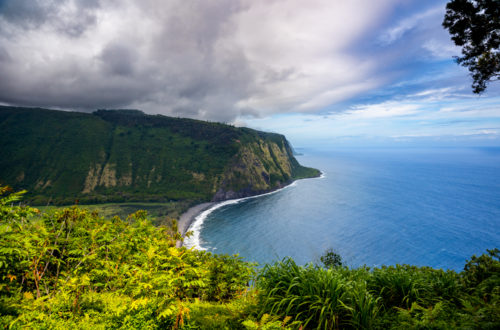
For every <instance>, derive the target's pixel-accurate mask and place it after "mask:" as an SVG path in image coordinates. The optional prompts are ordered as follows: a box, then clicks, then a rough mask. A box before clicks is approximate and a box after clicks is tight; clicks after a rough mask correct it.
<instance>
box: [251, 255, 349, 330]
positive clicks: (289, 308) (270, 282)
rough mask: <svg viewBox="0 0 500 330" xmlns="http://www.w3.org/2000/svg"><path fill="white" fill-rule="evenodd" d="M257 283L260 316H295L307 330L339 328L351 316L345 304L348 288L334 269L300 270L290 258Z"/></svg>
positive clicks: (268, 270)
mask: <svg viewBox="0 0 500 330" xmlns="http://www.w3.org/2000/svg"><path fill="white" fill-rule="evenodd" d="M257 283H258V289H259V290H260V291H259V292H261V295H260V301H261V304H262V311H261V314H263V313H265V312H266V311H269V312H270V313H271V314H275V315H279V316H282V317H286V316H292V318H293V319H294V321H301V322H302V324H303V326H304V327H305V328H317V329H334V328H338V327H339V325H340V320H341V319H343V318H346V315H347V313H348V312H349V311H348V310H347V309H346V308H344V307H343V303H342V300H343V299H345V298H346V295H347V294H348V293H347V289H348V288H349V285H348V283H347V282H346V280H345V279H344V278H343V277H342V276H341V274H340V273H337V272H335V270H334V269H323V268H317V267H314V266H313V265H308V266H306V267H300V266H298V265H297V264H296V263H295V262H294V261H293V260H292V259H289V258H287V259H284V260H283V261H280V262H277V263H275V264H274V265H268V266H266V267H265V268H264V270H263V272H262V273H261V275H260V277H259V279H258V282H257Z"/></svg>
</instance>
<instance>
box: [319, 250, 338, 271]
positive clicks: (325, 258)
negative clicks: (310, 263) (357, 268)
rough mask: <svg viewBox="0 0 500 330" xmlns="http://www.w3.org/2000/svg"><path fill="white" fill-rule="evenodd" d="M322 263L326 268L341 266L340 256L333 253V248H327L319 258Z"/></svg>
mask: <svg viewBox="0 0 500 330" xmlns="http://www.w3.org/2000/svg"><path fill="white" fill-rule="evenodd" d="M319 259H320V260H321V262H322V263H323V265H325V267H326V268H331V267H334V268H335V267H341V266H342V257H341V256H340V255H339V254H337V253H335V251H333V249H328V250H326V251H325V253H324V254H323V255H322V256H321V257H320V258H319Z"/></svg>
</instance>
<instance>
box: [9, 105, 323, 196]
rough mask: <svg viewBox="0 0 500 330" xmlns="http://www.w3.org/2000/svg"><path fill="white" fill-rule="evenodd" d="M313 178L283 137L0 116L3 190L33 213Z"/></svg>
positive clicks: (70, 117) (128, 119) (77, 116)
mask: <svg viewBox="0 0 500 330" xmlns="http://www.w3.org/2000/svg"><path fill="white" fill-rule="evenodd" d="M318 175H319V171H317V170H315V169H312V168H307V167H303V166H301V165H300V164H299V163H298V162H297V160H296V159H295V158H294V156H293V152H292V148H291V146H290V144H289V143H288V141H287V140H286V138H285V137H284V136H283V135H280V134H274V133H266V132H260V131H256V130H252V129H248V128H237V127H234V126H231V125H226V124H221V123H213V122H205V121H199V120H193V119H185V118H173V117H167V116H161V115H146V114H144V113H143V112H141V111H138V110H98V111H95V112H94V113H80V112H71V111H55V110H49V109H39V108H36V109H35V108H14V107H0V181H1V182H2V183H4V184H8V185H10V186H13V187H15V188H17V189H26V190H28V191H29V198H30V201H31V203H32V204H45V203H48V202H50V203H52V204H72V203H74V202H75V201H76V200H79V201H80V202H81V203H101V202H127V201H141V202H147V201H151V202H153V201H154V202H164V201H171V200H192V201H193V202H205V201H221V200H225V199H232V198H239V197H247V196H252V195H256V194H260V193H264V192H268V191H272V190H275V189H278V188H280V187H283V186H284V185H286V184H288V183H290V182H292V181H293V180H295V179H298V178H305V177H314V176H318Z"/></svg>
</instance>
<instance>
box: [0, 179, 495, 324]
mask: <svg viewBox="0 0 500 330" xmlns="http://www.w3.org/2000/svg"><path fill="white" fill-rule="evenodd" d="M23 193H24V192H23V191H21V192H16V193H13V192H12V191H10V190H9V189H8V188H6V187H0V327H3V328H13V329H20V328H51V329H52V328H55V329H61V328H66V329H67V328H69V327H71V328H75V329H89V328H96V329H115V328H122V329H157V328H172V329H285V328H286V329H341V328H342V329H401V328H408V329H449V328H464V329H498V328H499V327H500V305H499V304H500V250H498V249H494V250H489V251H488V253H487V254H483V255H481V256H479V257H476V256H473V257H472V258H471V259H470V261H468V262H467V263H466V265H465V267H464V270H463V271H462V272H460V273H457V272H454V271H444V270H439V269H432V268H429V267H415V266H410V265H395V266H387V267H381V268H374V269H370V268H368V267H360V268H349V267H346V266H341V265H340V264H338V263H330V264H329V266H330V267H328V266H327V267H322V266H318V265H314V264H308V265H305V266H300V265H297V264H296V263H295V262H294V261H293V260H292V259H290V258H285V259H283V260H282V261H279V262H275V263H274V264H270V265H265V266H264V267H263V268H261V269H260V270H259V269H256V268H255V266H254V265H252V264H248V263H246V262H243V261H242V260H241V259H240V258H238V257H237V256H228V255H214V254H211V253H207V252H204V251H196V250H188V249H186V248H176V247H175V244H176V241H177V240H179V239H181V238H180V236H179V234H178V233H177V228H176V224H175V222H173V224H172V226H170V227H164V226H159V227H155V226H153V225H152V224H151V223H150V221H149V220H148V218H147V215H146V212H144V211H139V212H136V213H134V214H132V215H130V216H129V217H127V218H126V219H121V218H119V217H114V218H105V217H101V216H99V214H98V212H97V211H88V210H85V209H80V208H78V207H69V208H65V209H57V210H52V211H47V212H45V213H41V212H40V211H38V210H37V209H35V208H31V207H29V206H25V205H22V204H20V202H21V197H22V195H23ZM329 252H330V253H329ZM325 256H327V257H328V256H330V257H332V258H326V259H325V260H326V261H329V260H330V259H331V260H333V261H335V260H337V257H338V260H339V261H340V257H339V256H338V255H336V254H334V252H333V251H327V253H326V254H325ZM255 274H257V276H254V275H255Z"/></svg>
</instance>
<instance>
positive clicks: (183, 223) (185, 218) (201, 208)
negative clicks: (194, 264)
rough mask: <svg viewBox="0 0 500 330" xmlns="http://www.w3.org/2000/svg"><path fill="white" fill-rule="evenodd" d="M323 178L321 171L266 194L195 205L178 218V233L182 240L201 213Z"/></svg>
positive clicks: (180, 243) (181, 244) (180, 244)
mask: <svg viewBox="0 0 500 330" xmlns="http://www.w3.org/2000/svg"><path fill="white" fill-rule="evenodd" d="M324 177H325V173H324V172H322V171H320V175H319V176H316V177H312V178H300V179H296V180H293V181H292V182H290V183H288V184H287V185H285V186H283V187H280V188H278V189H274V190H271V191H268V192H264V193H261V194H257V195H252V196H247V197H241V198H235V199H228V200H225V201H219V202H205V203H201V204H198V205H195V206H193V207H190V208H189V209H188V210H187V211H186V212H184V213H183V214H182V215H181V216H180V217H179V220H178V222H177V224H178V231H179V233H180V234H181V235H182V237H183V238H184V236H185V234H186V232H187V231H188V229H189V228H190V227H191V226H192V225H193V224H195V222H196V220H197V218H198V216H200V215H201V214H202V213H203V212H205V211H207V210H210V211H213V210H215V209H217V208H219V207H222V206H224V205H227V204H236V203H239V202H241V201H243V200H247V199H253V198H257V197H262V196H266V195H271V194H274V193H277V192H279V191H281V190H283V189H286V188H289V187H293V186H294V185H295V184H296V183H297V182H298V181H300V180H306V179H322V178H324ZM203 220H204V219H203ZM202 222H203V221H202ZM176 246H177V247H181V246H183V242H181V241H177V245H176Z"/></svg>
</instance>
